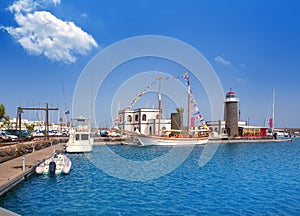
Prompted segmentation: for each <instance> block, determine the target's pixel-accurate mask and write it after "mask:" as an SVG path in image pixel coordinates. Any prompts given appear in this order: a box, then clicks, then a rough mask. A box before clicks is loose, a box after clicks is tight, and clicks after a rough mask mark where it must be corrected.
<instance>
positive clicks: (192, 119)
mask: <svg viewBox="0 0 300 216" xmlns="http://www.w3.org/2000/svg"><path fill="white" fill-rule="evenodd" d="M191 127H195V118H191Z"/></svg>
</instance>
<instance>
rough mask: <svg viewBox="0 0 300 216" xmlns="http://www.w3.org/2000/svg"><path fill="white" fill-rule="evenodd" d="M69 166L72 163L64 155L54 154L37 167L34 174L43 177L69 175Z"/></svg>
mask: <svg viewBox="0 0 300 216" xmlns="http://www.w3.org/2000/svg"><path fill="white" fill-rule="evenodd" d="M71 166H72V162H71V160H70V159H69V158H68V157H67V156H66V155H64V154H62V153H59V154H57V153H54V154H53V156H52V157H51V158H49V159H47V160H45V161H44V162H43V163H41V164H40V165H39V166H37V167H36V169H35V172H36V173H37V174H44V175H48V174H49V175H58V174H69V172H70V170H71Z"/></svg>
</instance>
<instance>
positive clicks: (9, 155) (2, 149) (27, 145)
mask: <svg viewBox="0 0 300 216" xmlns="http://www.w3.org/2000/svg"><path fill="white" fill-rule="evenodd" d="M66 142H67V140H66V139H53V140H43V141H31V142H22V143H15V144H10V145H5V146H0V163H3V162H5V161H8V160H11V159H14V158H16V157H20V156H22V155H25V154H28V153H31V152H34V151H38V150H41V149H44V148H47V147H49V146H52V145H57V144H59V143H66Z"/></svg>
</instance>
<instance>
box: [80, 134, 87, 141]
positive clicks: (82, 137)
mask: <svg viewBox="0 0 300 216" xmlns="http://www.w3.org/2000/svg"><path fill="white" fill-rule="evenodd" d="M88 139H89V135H88V134H81V140H88Z"/></svg>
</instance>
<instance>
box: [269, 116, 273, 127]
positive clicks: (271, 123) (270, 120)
mask: <svg viewBox="0 0 300 216" xmlns="http://www.w3.org/2000/svg"><path fill="white" fill-rule="evenodd" d="M269 126H270V128H272V127H273V119H272V118H270V119H269Z"/></svg>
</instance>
